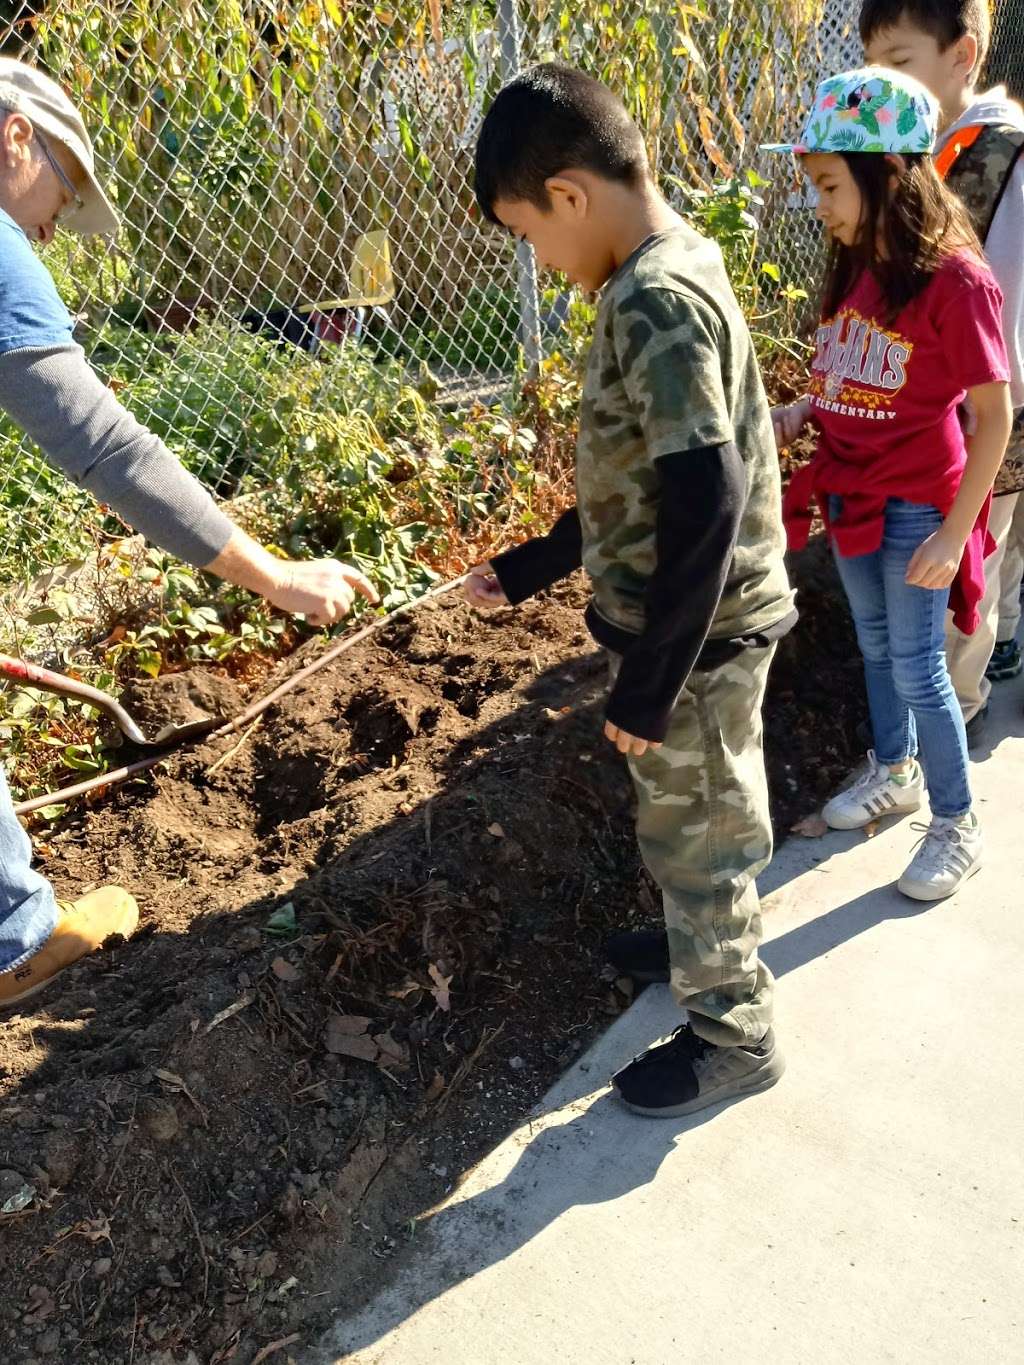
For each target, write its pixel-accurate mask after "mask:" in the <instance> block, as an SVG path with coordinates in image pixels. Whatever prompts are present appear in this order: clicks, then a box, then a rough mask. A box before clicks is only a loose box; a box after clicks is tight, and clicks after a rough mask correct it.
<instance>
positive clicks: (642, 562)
mask: <svg viewBox="0 0 1024 1365" xmlns="http://www.w3.org/2000/svg"><path fill="white" fill-rule="evenodd" d="M730 441H732V442H735V444H736V447H737V449H738V450H739V453H740V456H741V458H742V460H743V463H744V467H745V469H746V475H747V499H746V506H745V509H744V512H743V516H742V520H741V523H740V528H739V536H738V540H737V544H736V551H735V554H734V556H733V561H732V564H731V567H730V569H729V574H728V578H727V581H726V585H725V590H724V592H723V593H722V597H721V601H720V602H719V606H718V610H717V611H716V613H715V617H714V620H713V622H712V625H711V629H710V632H709V638H710V639H730V638H734V637H737V636H743V635H751V634H754V633H756V632H758V631H762V630H764V629H765V628H766V627H768V626H771V625H774V624H775V623H777V622H778V621H780V620H781V619H782V618H783V617H785V616H787V615H788V614H789V613H790V612H791V611H792V608H793V594H792V592H791V590H790V587H789V581H788V579H787V576H786V569H785V565H784V563H783V551H784V548H785V539H784V534H783V529H782V518H781V509H780V501H781V498H780V484H779V465H778V458H777V456H776V452H775V440H774V436H773V433H772V424H771V417H770V415H769V410H768V402H767V399H766V397H765V392H764V387H763V385H762V383H761V376H760V373H759V371H758V368H757V361H756V359H755V357H754V350H753V346H752V344H751V340H750V334H749V332H748V330H747V326H746V322H745V321H744V318H743V315H742V314H741V312H740V310H739V306H738V304H737V303H736V299H735V297H734V295H733V292H732V288H731V286H730V284H729V280H728V277H727V275H726V273H725V267H724V265H723V262H722V256H721V253H720V251H719V250H718V248H717V246H715V245H714V243H712V242H710V241H708V240H707V239H705V238H704V237H701V236H700V235H699V233H697V232H694V231H693V230H692V229H691V228H689V227H685V226H681V227H680V228H678V229H674V230H672V231H670V232H665V233H660V234H658V235H656V236H654V237H650V238H648V240H647V241H646V242H644V243H643V244H642V245H641V246H640V247H638V248H637V250H636V251H635V252H634V253H633V255H632V256H631V257H630V258H629V259H628V260H627V261H626V262H625V263H624V264H623V265H622V266H621V267H620V268H619V269H618V270H617V271H616V273H615V274H614V275H613V276H612V277H611V279H610V280H609V281H608V283H607V285H606V286H605V288H604V291H603V294H602V297H601V303H600V307H599V310H598V315H597V322H596V326H595V331H594V343H593V347H592V349H591V352H590V357H589V360H588V362H587V373H586V379H585V382H584V389H583V400H582V404H581V407H580V429H579V438H578V442H577V447H576V496H577V506H578V508H579V516H580V524H581V527H582V532H583V565H584V567H585V569H586V570H587V573H588V574H589V575H590V578H591V581H592V583H593V589H594V601H593V604H592V609H593V610H594V611H596V612H597V614H598V615H599V616H600V617H603V618H604V619H605V620H606V621H608V622H610V623H611V624H612V625H613V626H618V627H620V628H622V629H625V630H628V631H631V632H634V633H640V632H641V631H643V629H644V626H645V613H644V590H645V587H646V585H647V581H648V579H649V578H650V576H651V574H652V572H653V571H654V569H655V566H656V547H655V532H656V522H657V514H658V503H659V498H660V494H661V486H660V478H659V474H658V470H657V467H656V463H655V462H656V461H657V460H658V459H660V458H661V457H662V456H665V455H671V454H674V453H676V452H684V451H688V450H696V449H698V448H700V447H703V446H711V445H721V444H724V443H726V442H730Z"/></svg>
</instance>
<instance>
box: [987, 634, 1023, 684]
mask: <svg viewBox="0 0 1024 1365" xmlns="http://www.w3.org/2000/svg"><path fill="white" fill-rule="evenodd" d="M1022 667H1024V661H1022V660H1021V657H1020V646H1019V645H1018V644H1017V641H1016V640H997V641H996V647H995V649H993V651H992V657H991V659H989V661H988V667H987V668H986V669H985V677H986V678H988V680H989V682H1006V681H1007V679H1008V678H1016V677H1017V675H1018V674H1019V673H1020V671H1021V668H1022Z"/></svg>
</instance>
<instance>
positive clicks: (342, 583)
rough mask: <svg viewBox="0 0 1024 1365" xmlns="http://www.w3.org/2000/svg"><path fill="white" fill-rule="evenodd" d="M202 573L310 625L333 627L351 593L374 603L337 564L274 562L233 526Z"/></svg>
mask: <svg viewBox="0 0 1024 1365" xmlns="http://www.w3.org/2000/svg"><path fill="white" fill-rule="evenodd" d="M204 567H205V569H206V572H207V573H213V574H216V575H217V576H218V578H226V579H227V581H228V582H229V583H237V584H238V586H239V587H240V588H248V589H249V591H250V592H258V593H259V595H260V596H261V597H265V598H266V599H267V601H268V602H272V603H273V604H274V606H275V607H280V608H281V610H282V611H288V612H291V613H292V614H293V615H296V616H304V617H305V618H306V620H307V621H308V622H309V623H310V625H312V626H333V625H334V623H335V621H340V620H341V619H342V617H344V616H347V615H348V613H349V612H350V611H351V609H352V603H353V602H354V601H355V596H356V593H359V594H360V595H361V596H362V597H365V598H366V600H367V602H371V603H376V602H377V601H378V597H377V591H376V589H375V588H374V586H373V584H372V583H371V582H370V581H369V579H368V578H366V577H365V576H364V575H363V574H362V573H360V571H359V570H358V569H356V568H354V567H353V566H352V565H351V564H342V563H341V561H340V560H337V559H308V560H306V559H302V560H299V559H278V558H277V557H276V556H275V555H272V554H271V553H270V551H269V550H265V549H264V548H263V546H262V545H260V544H258V542H257V541H255V540H253V538H252V537H251V536H249V535H246V533H245V532H244V531H243V530H242V529H241V528H240V527H238V526H236V527H235V529H234V531H233V532H232V535H231V539H230V540H229V541H228V543H227V544H226V545H225V546H224V549H223V550H221V552H220V554H219V555H218V556H217V558H216V559H214V560H212V561H211V563H209V564H207V565H205V566H204Z"/></svg>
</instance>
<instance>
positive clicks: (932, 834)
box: [897, 812, 981, 901]
mask: <svg viewBox="0 0 1024 1365" xmlns="http://www.w3.org/2000/svg"><path fill="white" fill-rule="evenodd" d="M911 829H917V830H922V831H923V832H924V838H923V839H922V840H921V843H920V845H919V846H918V849H917V852H916V853H915V854H914V856H913V858H912V859H911V860H910V866H909V867H908V868H907V870H906V872H904V874H903V876H902V877H901V878H900V879H899V882H898V883H897V885H898V887H899V889H900V890H901V891H902V892H903V894H904V895H905V896H910V897H911V898H912V899H913V900H915V901H940V900H944V899H945V897H946V896H951V895H952V894H953V892H954V891H956V889H957V888H958V887H959V886H960V884H961V883H962V882H965V881H966V880H967V878H968V877H971V876H973V875H974V873H975V872H977V870H978V868H979V867H980V866H981V828H980V826H979V825H978V818H977V816H976V815H973V814H971V813H970V812H968V814H967V815H962V816H960V818H959V819H953V820H949V819H943V818H942V817H941V816H938V815H933V816H932V822H931V824H930V825H911Z"/></svg>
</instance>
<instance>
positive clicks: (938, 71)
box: [860, 0, 1024, 747]
mask: <svg viewBox="0 0 1024 1365" xmlns="http://www.w3.org/2000/svg"><path fill="white" fill-rule="evenodd" d="M990 27H991V26H990V20H989V7H988V0H864V2H863V4H862V6H861V11H860V36H861V38H862V40H863V42H864V50H865V52H866V53H867V56H868V58H869V60H871V61H872V62H877V63H878V64H880V65H882V66H890V67H898V68H899V70H900V71H905V72H907V73H908V74H909V75H911V76H915V77H916V78H917V79H918V80H919V81H920V82H921V83H922V84H923V85H925V86H927V87H928V89H929V90H930V91H931V92H932V94H933V95H934V96H935V97H936V99H937V100H938V101H939V108H940V134H939V140H938V142H937V144H936V148H935V167H936V170H937V171H938V172H939V175H940V176H942V178H943V179H944V180H945V182H946V184H947V185H948V186H949V188H950V189H951V190H952V191H953V193H954V194H956V195H958V196H959V198H960V199H961V200H962V201H963V204H964V206H965V207H966V209H967V211H968V213H969V214H970V216H971V220H972V222H973V224H974V229H975V231H976V232H977V234H978V237H979V239H980V241H981V243H982V245H983V246H984V248H985V255H986V258H987V259H988V263H989V265H990V266H991V267H992V273H993V275H995V277H996V281H997V283H998V284H999V288H1000V289H1001V290H1002V293H1003V339H1004V341H1005V342H1006V353H1007V356H1008V358H1009V361H1010V400H1011V402H1012V403H1013V407H1014V410H1015V412H1014V431H1013V435H1012V436H1011V438H1010V445H1009V449H1008V450H1007V453H1006V457H1005V459H1004V460H1003V465H1002V468H1001V469H1000V471H999V473H998V474H997V475H996V482H995V488H994V489H993V493H994V495H995V496H994V499H993V503H992V511H991V513H990V514H989V519H988V529H989V531H990V533H991V534H992V536H993V538H994V540H995V542H996V548H995V550H994V551H993V552H992V554H990V555H989V557H988V558H987V559H986V561H985V596H984V597H983V598H982V601H981V604H980V607H979V610H980V612H981V624H980V625H979V627H978V629H977V630H976V631H975V632H974V634H973V635H964V634H963V632H962V631H960V630H958V629H957V628H956V626H954V625H953V624H952V621H950V623H949V626H948V628H947V631H946V659H947V662H948V665H949V674H950V677H951V678H952V680H953V686H954V688H955V689H956V694H957V698H958V700H959V702H960V706H961V708H962V710H963V714H964V720H965V722H966V724H967V742H968V745H969V746H970V747H974V746H975V745H977V744H978V743H979V742H980V741H981V740H982V739H983V737H984V729H985V722H986V717H987V713H988V699H989V693H990V692H991V690H992V689H991V684H992V682H998V681H1000V680H1003V679H1007V678H1015V677H1016V676H1017V675H1018V674H1019V673H1020V671H1021V666H1022V663H1021V653H1020V648H1019V646H1018V644H1017V639H1016V636H1017V629H1018V626H1019V625H1020V601H1019V594H1020V585H1021V575H1022V572H1024V559H1022V557H1021V542H1022V539H1024V498H1022V497H1021V496H1020V495H1021V492H1022V490H1024V250H1022V246H1021V243H1022V241H1024V109H1022V108H1021V106H1020V104H1018V103H1017V101H1016V100H1012V99H1010V98H1009V97H1008V95H1007V92H1006V89H1005V88H1004V87H1003V86H996V87H995V88H994V89H992V90H986V91H980V90H978V88H977V83H978V77H979V75H980V73H981V71H982V70H983V68H984V65H985V59H986V57H987V55H988V47H989V38H990Z"/></svg>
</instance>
